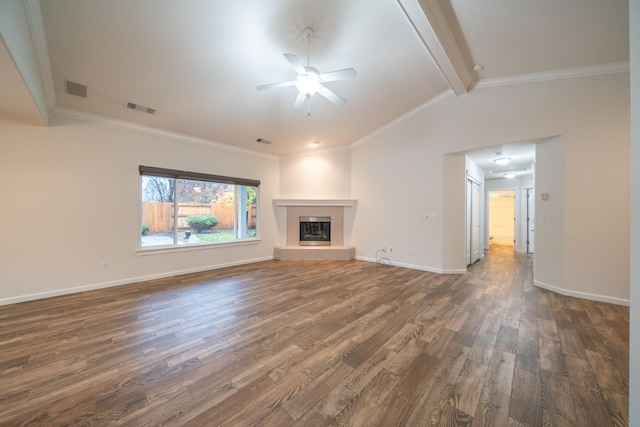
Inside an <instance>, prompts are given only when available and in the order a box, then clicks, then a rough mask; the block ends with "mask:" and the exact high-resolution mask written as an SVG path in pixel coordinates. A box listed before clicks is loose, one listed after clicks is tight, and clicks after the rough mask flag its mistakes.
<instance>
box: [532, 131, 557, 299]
mask: <svg viewBox="0 0 640 427" xmlns="http://www.w3.org/2000/svg"><path fill="white" fill-rule="evenodd" d="M564 163H565V161H564V148H563V139H562V137H556V138H553V139H551V140H549V141H545V142H542V143H539V144H537V145H536V164H537V165H540V167H536V187H535V198H536V199H535V203H536V209H535V211H536V231H535V233H536V248H535V254H536V255H535V258H534V261H533V273H534V280H535V283H536V285H538V286H541V287H544V288H546V289H551V290H553V291H555V292H558V291H560V292H564V286H563V285H564V274H565V268H564V266H565V261H564V248H565V234H564V230H565V212H564V206H565V195H564V188H565V184H564ZM542 193H546V194H547V195H548V198H547V200H542Z"/></svg>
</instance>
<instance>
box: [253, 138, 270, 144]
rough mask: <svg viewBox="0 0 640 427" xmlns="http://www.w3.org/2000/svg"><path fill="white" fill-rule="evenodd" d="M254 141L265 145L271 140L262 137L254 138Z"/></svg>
mask: <svg viewBox="0 0 640 427" xmlns="http://www.w3.org/2000/svg"><path fill="white" fill-rule="evenodd" d="M256 142H259V143H260V144H265V145H269V144H271V141H267V140H266V139H262V138H258V139H256Z"/></svg>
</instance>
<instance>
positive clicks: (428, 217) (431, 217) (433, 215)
mask: <svg viewBox="0 0 640 427" xmlns="http://www.w3.org/2000/svg"><path fill="white" fill-rule="evenodd" d="M425 218H427V219H436V214H434V213H428V214H426V215H425Z"/></svg>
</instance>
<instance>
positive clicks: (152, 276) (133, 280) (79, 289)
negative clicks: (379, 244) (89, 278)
mask: <svg viewBox="0 0 640 427" xmlns="http://www.w3.org/2000/svg"><path fill="white" fill-rule="evenodd" d="M272 259H273V256H269V257H264V258H255V259H248V260H242V261H234V262H229V263H225V264H216V265H207V266H204V267H197V268H189V269H185V270H177V271H167V272H164V273H158V274H150V275H146V276H138V277H129V278H126V279H119V280H113V281H110V282H101V283H93V284H89V285H83V286H76V287H73V288H65V289H56V290H53V291H46V292H39V293H35V294H28V295H19V296H16V297H10V298H2V299H0V306H3V305H9V304H17V303H20V302H26V301H33V300H38V299H43V298H51V297H57V296H61V295H68V294H75V293H78V292H86V291H93V290H96V289H104V288H111V287H114V286H122V285H130V284H132V283H138V282H145V281H148V280H154V279H163V278H165V277H173V276H180V275H182V274H190V273H200V272H202V271H208V270H218V269H220V268H225V267H233V266H236V265H244V264H252V263H255V262H261V261H270V260H272Z"/></svg>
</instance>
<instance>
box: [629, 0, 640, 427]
mask: <svg viewBox="0 0 640 427" xmlns="http://www.w3.org/2000/svg"><path fill="white" fill-rule="evenodd" d="M629 17H630V19H629V21H630V22H629V23H630V25H629V37H630V40H631V48H630V51H631V209H630V211H631V217H632V218H634V219H635V221H633V222H632V223H631V259H632V260H633V262H632V263H631V329H630V332H629V338H630V363H629V368H630V373H629V402H632V404H631V405H629V425H630V426H638V425H640V405H638V404H637V402H640V262H638V260H640V223H639V222H638V221H637V219H638V218H640V0H631V1H630V2H629Z"/></svg>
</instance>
